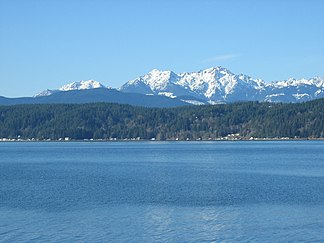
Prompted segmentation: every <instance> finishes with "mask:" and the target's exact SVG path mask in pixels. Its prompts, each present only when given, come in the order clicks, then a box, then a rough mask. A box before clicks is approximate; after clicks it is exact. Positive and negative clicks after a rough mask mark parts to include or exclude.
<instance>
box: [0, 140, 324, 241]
mask: <svg viewBox="0 0 324 243" xmlns="http://www.w3.org/2000/svg"><path fill="white" fill-rule="evenodd" d="M323 158H324V142H323V141H273V142H272V141H266V142H264V141H244V142H243V141H242V142H121V143H119V142H110V143H104V142H102V143H95V142H91V143H90V142H89V143H85V142H84V143H83V142H76V143H74V142H68V143H65V142H60V143H55V142H49V143H47V142H46V143H45V142H43V143H37V142H32V143H31V142H30V143H0V241H3V242H12V241H19V242H21V241H23V242H44V241H51V242H58V241H60V242H71V241H74V242H75V241H81V242H84V241H87V242H102V241H106V242H107V241H117V242H153V241H160V242H179V241H181V242H197V241H198V242H204V241H205V242H212V241H216V242H234V241H242V242H287V241H307V242H323V241H324V231H323V229H324V159H323Z"/></svg>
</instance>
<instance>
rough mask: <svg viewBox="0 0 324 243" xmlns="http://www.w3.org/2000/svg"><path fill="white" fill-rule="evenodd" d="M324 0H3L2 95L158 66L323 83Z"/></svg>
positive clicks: (112, 79)
mask: <svg viewBox="0 0 324 243" xmlns="http://www.w3.org/2000/svg"><path fill="white" fill-rule="evenodd" d="M323 13H324V1H322V0H303V1H302V0H299V1H298V0H291V1H289V0H281V1H280V0H271V1H270V0H269V1H266V0H263V1H262V0H258V1H257V0H254V1H252V0H250V1H249V0H246V1H243V0H237V1H234V0H223V1H216V0H215V1H212V0H187V1H181V0H174V1H171V0H163V1H162V0H161V1H159V0H156V1H153V0H151V1H149V0H138V1H130V0H129V1H126V0H124V1H123V0H111V1H108V0H107V1H105V0H91V1H90V0H68V1H64V0H52V1H50V0H48V1H42V0H20V1H19V0H0V75H1V77H0V82H1V89H0V96H7V97H17V96H31V95H34V94H35V93H37V92H39V91H42V90H44V89H46V88H52V89H54V88H58V87H60V86H62V85H63V84H66V83H69V82H72V81H79V80H87V79H95V80H97V81H99V82H101V83H103V84H104V85H108V86H112V87H119V86H121V85H122V84H123V83H125V82H126V81H128V80H130V79H133V78H136V77H138V76H140V75H143V74H145V73H147V72H149V71H150V70H151V69H153V68H157V69H161V70H173V71H175V72H183V71H198V70H201V69H204V68H208V67H212V66H218V65H221V66H224V67H227V68H228V69H230V70H231V71H232V72H234V73H245V74H248V75H250V76H252V77H255V78H262V79H264V80H266V81H269V82H270V81H275V80H283V79H287V78H289V77H296V78H302V77H305V78H310V77H314V76H324V14H323Z"/></svg>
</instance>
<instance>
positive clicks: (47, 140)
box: [0, 138, 324, 143]
mask: <svg viewBox="0 0 324 243" xmlns="http://www.w3.org/2000/svg"><path fill="white" fill-rule="evenodd" d="M239 141H251V142H252V141H257V142H258V141H324V138H253V139H247V138H245V139H244V138H242V139H196V140H194V139H186V140H180V139H165V140H157V139H69V140H49V139H0V143H13V142H31V143H33V142H44V143H51V142H58V143H71V142H85V143H93V142H101V143H107V142H108V143H110V142H111V143H116V142H139V143H140V142H239Z"/></svg>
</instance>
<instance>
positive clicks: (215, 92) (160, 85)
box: [0, 66, 324, 107]
mask: <svg viewBox="0 0 324 243" xmlns="http://www.w3.org/2000/svg"><path fill="white" fill-rule="evenodd" d="M323 97H324V78H320V77H315V78H311V79H293V78H291V79H288V80H284V81H277V82H271V83H268V82H265V81H263V80H261V79H254V78H252V77H250V76H248V75H245V74H238V75H237V74H234V73H232V72H231V71H229V70H228V69H226V68H224V67H220V66H217V67H212V68H208V69H205V70H201V71H198V72H184V73H178V74H176V73H174V72H172V71H160V70H157V69H154V70H152V71H151V72H149V73H147V74H145V75H143V76H140V77H138V78H136V79H133V80H130V81H128V82H127V83H125V84H124V85H122V86H121V87H120V88H119V89H113V88H110V87H105V86H104V85H102V84H101V83H99V82H97V81H94V80H88V81H79V82H73V83H69V84H66V85H64V86H62V87H61V88H59V89H52V90H50V89H47V90H45V91H42V92H41V93H39V94H37V95H35V96H34V97H27V98H5V97H0V104H2V105H12V104H35V103H92V102H112V103H122V104H131V105H138V106H147V107H173V106H182V105H189V104H194V105H202V104H217V103H231V102H236V101H260V102H285V103H296V102H304V101H309V100H313V99H317V98H323Z"/></svg>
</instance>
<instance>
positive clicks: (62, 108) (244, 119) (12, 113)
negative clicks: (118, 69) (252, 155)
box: [0, 99, 324, 140]
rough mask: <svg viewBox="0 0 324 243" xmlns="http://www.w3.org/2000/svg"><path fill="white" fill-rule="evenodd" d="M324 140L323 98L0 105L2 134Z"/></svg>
mask: <svg viewBox="0 0 324 243" xmlns="http://www.w3.org/2000/svg"><path fill="white" fill-rule="evenodd" d="M228 134H240V135H239V136H240V137H242V138H249V137H255V138H276V137H290V138H295V137H298V138H323V137H324V99H318V100H314V101H310V102H306V103H299V104H281V103H280V104H273V103H258V102H242V103H233V104H220V105H207V106H189V107H178V108H165V109H161V108H144V107H134V106H130V105H119V104H108V103H92V104H57V105H53V104H51V105H17V106H0V138H18V137H19V138H22V139H30V138H35V139H54V140H55V139H59V138H64V137H69V138H71V139H92V138H93V139H111V138H116V139H132V138H138V137H139V138H141V139H151V138H155V139H157V140H164V139H179V140H184V139H217V138H220V137H224V136H227V135H228Z"/></svg>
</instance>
